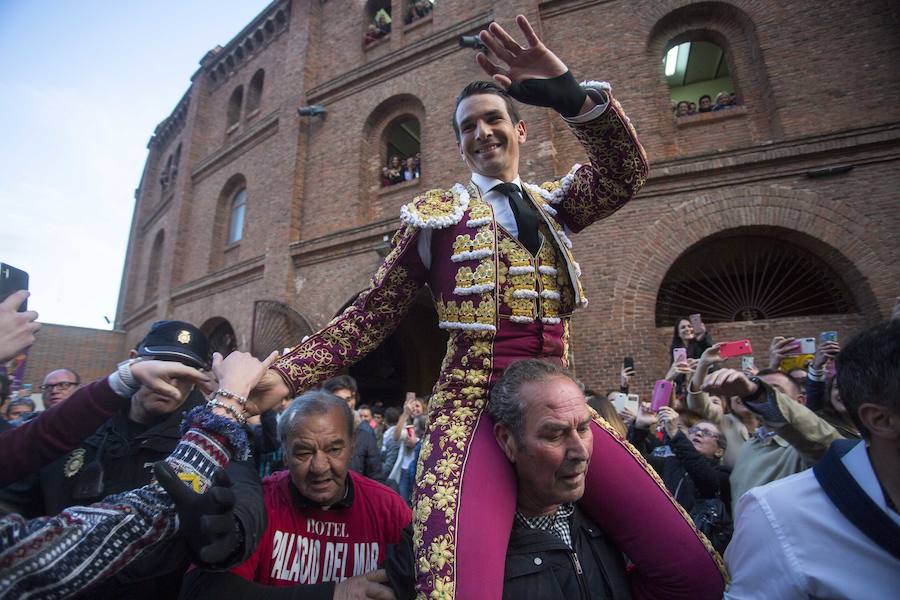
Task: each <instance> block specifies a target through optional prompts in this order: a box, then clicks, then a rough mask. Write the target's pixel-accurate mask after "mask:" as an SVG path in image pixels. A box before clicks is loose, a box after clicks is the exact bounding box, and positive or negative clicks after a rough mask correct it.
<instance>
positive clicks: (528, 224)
mask: <svg viewBox="0 0 900 600" xmlns="http://www.w3.org/2000/svg"><path fill="white" fill-rule="evenodd" d="M491 191H492V192H493V191H497V192H500V193H501V194H503V195H504V196H506V197H507V198H509V207H510V208H512V211H513V216H515V218H516V227H518V228H519V241H520V242H522V245H523V246H525V247H526V248H527V249H528V251H529V252H531V255H532V256H537V253H538V248H540V247H541V238H540V236H539V235H538V223H539V220H540V217H538V214H537V211H536V210H535V208H534V206H532V204H531V202H529V201H528V200H526V199H525V198H523V197H522V190H520V189H519V186H517V185H516V184H514V183H501V184H498V185H495V186H494V187H492V188H491Z"/></svg>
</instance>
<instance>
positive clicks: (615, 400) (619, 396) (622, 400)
mask: <svg viewBox="0 0 900 600" xmlns="http://www.w3.org/2000/svg"><path fill="white" fill-rule="evenodd" d="M627 403H628V394H623V393H622V392H616V393H615V394H613V397H612V405H613V406H614V407H615V409H616V412H622V410H623V409H624V408H625V405H626V404H627Z"/></svg>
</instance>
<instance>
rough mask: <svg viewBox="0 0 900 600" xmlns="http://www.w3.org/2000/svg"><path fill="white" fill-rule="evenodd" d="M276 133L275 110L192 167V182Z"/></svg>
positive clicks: (276, 111) (276, 118)
mask: <svg viewBox="0 0 900 600" xmlns="http://www.w3.org/2000/svg"><path fill="white" fill-rule="evenodd" d="M276 131H278V110H277V109H276V110H273V111H272V112H270V113H269V114H268V115H266V116H265V117H263V118H262V119H260V120H259V121H257V122H256V123H254V124H253V126H252V127H250V128H249V129H247V130H246V131H244V132H243V133H241V134H239V136H238V137H236V138H234V139H229V141H228V143H227V144H226V145H225V146H222V147H221V148H219V149H218V150H216V151H215V152H213V153H212V154H210V155H209V156H207V157H206V158H205V159H203V160H202V161H200V162H199V163H198V164H197V166H196V167H194V170H193V171H191V179H192V180H193V181H194V182H197V181H199V180H201V179H203V178H204V177H206V176H207V175H209V174H210V173H212V172H213V171H215V170H217V169H219V168H220V167H222V166H223V165H225V164H227V163H229V162H231V161H232V160H234V159H235V158H236V157H237V156H239V155H240V154H243V153H244V152H246V151H247V150H249V149H250V148H252V147H254V146H256V145H257V144H259V143H260V142H262V141H264V140H266V139H268V138H269V137H271V136H272V135H274V134H275V132H276Z"/></svg>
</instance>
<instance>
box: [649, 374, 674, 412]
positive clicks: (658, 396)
mask: <svg viewBox="0 0 900 600" xmlns="http://www.w3.org/2000/svg"><path fill="white" fill-rule="evenodd" d="M671 399H672V382H671V381H669V380H668V379H659V380H657V382H656V383H655V384H654V386H653V399H652V400H651V401H650V410H652V411H653V412H656V411H658V410H659V409H660V408H662V407H663V406H668V405H669V401H670V400H671Z"/></svg>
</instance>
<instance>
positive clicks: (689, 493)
mask: <svg viewBox="0 0 900 600" xmlns="http://www.w3.org/2000/svg"><path fill="white" fill-rule="evenodd" d="M657 425H659V426H661V427H662V430H663V434H664V435H663V441H662V442H660V441H659V440H658V438H657V437H656V436H654V435H650V430H651V428H655V427H656V426H657ZM631 441H632V443H634V445H635V446H636V447H637V448H638V449H639V450H641V452H642V453H643V454H644V455H645V456H646V457H647V462H649V463H650V465H651V466H652V467H653V468H654V469H655V470H656V472H657V473H658V474H659V476H660V478H662V480H663V482H664V483H665V484H666V487H667V488H668V490H669V491H670V492H671V493H672V495H673V496H674V497H675V499H676V500H677V501H678V502H679V504H681V506H683V507H684V509H685V510H687V511H689V512H690V511H691V509H693V508H694V505H695V503H696V502H697V501H698V500H701V499H712V498H718V499H719V500H721V501H722V502H723V503H724V504H725V506H728V505H730V503H731V490H730V487H729V484H728V476H729V474H730V470H729V469H728V468H727V467H725V466H723V465H722V456H724V454H725V448H726V447H727V445H728V442H727V441H726V440H725V436H724V435H722V432H721V431H720V430H719V428H718V427H716V425H715V424H714V423H711V422H709V421H698V422H696V423H695V424H694V425H693V426H692V427H690V428H687V427H684V426H683V425H682V424H681V422H680V417H679V414H678V412H677V411H676V410H675V409H674V408H672V407H669V406H663V407H662V408H660V409H659V412H658V413H656V414H653V413H651V412H649V411H646V410H641V411H640V413H639V414H638V415H637V417H636V418H635V421H634V427H633V429H632V431H631Z"/></svg>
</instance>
